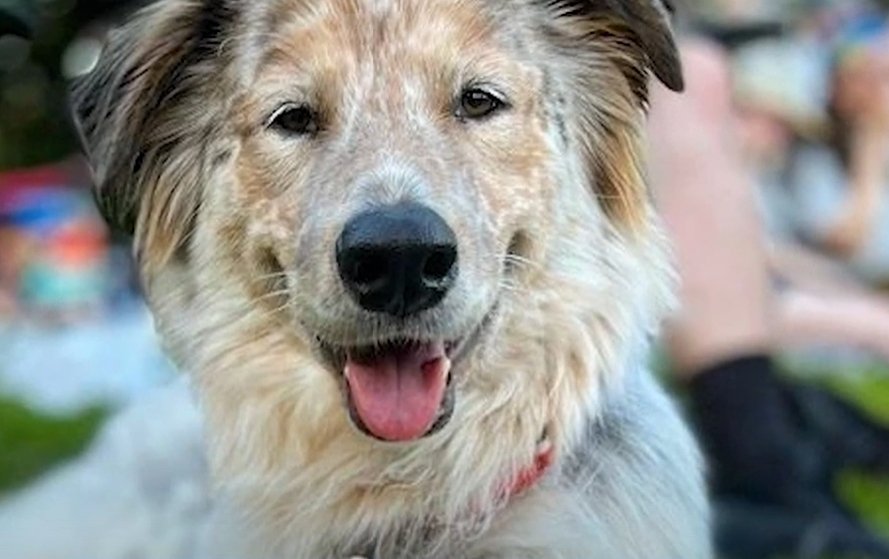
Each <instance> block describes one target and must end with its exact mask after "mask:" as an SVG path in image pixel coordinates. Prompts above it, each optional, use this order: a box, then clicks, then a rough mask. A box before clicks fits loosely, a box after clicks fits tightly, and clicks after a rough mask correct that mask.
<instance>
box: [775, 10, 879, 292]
mask: <svg viewBox="0 0 889 559" xmlns="http://www.w3.org/2000/svg"><path fill="white" fill-rule="evenodd" d="M839 35H840V36H839V39H838V41H837V45H836V47H835V52H834V54H833V61H832V71H831V74H830V82H829V84H828V87H829V90H830V97H829V101H828V102H829V113H830V117H831V121H832V122H831V124H832V131H831V137H830V145H829V146H825V145H818V144H808V145H803V146H801V147H800V148H799V149H797V150H796V153H795V154H794V157H793V160H792V161H791V162H790V164H791V181H792V187H793V190H794V197H795V202H796V207H795V209H796V211H797V212H798V218H797V223H796V224H795V226H796V229H797V234H798V235H799V236H800V237H802V238H803V239H804V240H806V241H808V242H809V243H810V244H812V245H813V246H814V247H816V248H818V249H819V250H821V251H823V252H824V253H826V254H828V255H830V256H832V257H835V258H838V259H842V260H843V261H844V262H845V263H846V264H847V265H848V266H849V267H850V270H852V271H853V272H854V273H855V274H856V275H859V276H860V277H862V278H864V279H865V280H867V281H870V282H874V283H877V284H881V285H889V29H887V26H886V21H885V19H884V18H883V17H882V16H870V17H864V18H860V19H858V20H857V21H855V22H853V23H852V24H850V25H849V26H848V27H847V28H846V29H845V30H843V31H842V32H841V33H840V34H839Z"/></svg>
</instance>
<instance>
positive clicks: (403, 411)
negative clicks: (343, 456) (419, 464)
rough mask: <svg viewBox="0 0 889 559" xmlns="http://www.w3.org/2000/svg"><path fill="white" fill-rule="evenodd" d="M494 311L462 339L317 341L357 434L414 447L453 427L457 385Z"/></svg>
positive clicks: (319, 339)
mask: <svg viewBox="0 0 889 559" xmlns="http://www.w3.org/2000/svg"><path fill="white" fill-rule="evenodd" d="M495 311H496V305H495V306H494V307H493V308H492V310H491V311H490V312H489V313H487V314H486V315H485V317H484V318H483V319H482V320H481V321H480V322H479V323H478V324H477V325H476V326H475V327H474V328H473V329H472V330H471V331H469V332H468V333H467V334H466V335H465V336H463V337H460V338H458V339H451V340H447V339H442V338H436V337H435V335H428V336H424V337H423V338H413V337H395V338H390V339H381V340H376V341H374V342H372V343H366V342H363V343H362V344H361V345H354V346H348V345H340V344H333V343H330V342H327V341H325V340H323V339H321V338H316V342H317V346H318V347H317V349H318V354H319V355H320V358H321V360H322V362H323V363H324V365H325V367H326V368H327V369H329V370H330V371H331V373H332V374H334V375H335V376H336V378H337V381H338V383H339V384H340V387H341V389H342V392H343V400H344V406H345V409H346V410H347V412H348V414H349V417H350V419H351V421H352V423H353V425H354V426H355V427H356V428H357V429H358V431H360V432H361V433H362V434H364V435H366V436H368V437H371V438H373V439H376V440H378V441H381V442H386V443H409V442H412V441H417V440H420V439H424V438H427V437H431V436H433V435H435V434H436V433H438V432H440V431H442V430H443V429H444V428H445V427H446V426H447V425H448V423H449V422H450V420H451V417H452V416H453V414H454V408H455V405H456V400H457V391H456V388H455V387H456V385H457V383H456V382H455V379H456V377H458V376H459V375H461V374H462V372H463V370H462V365H463V363H464V362H465V361H466V359H467V357H468V356H469V355H470V354H471V353H472V352H473V351H474V350H475V348H476V347H477V346H478V345H479V342H480V340H481V338H482V337H483V336H484V335H485V333H486V331H487V329H488V325H489V324H490V323H491V320H492V318H493V316H494V314H495Z"/></svg>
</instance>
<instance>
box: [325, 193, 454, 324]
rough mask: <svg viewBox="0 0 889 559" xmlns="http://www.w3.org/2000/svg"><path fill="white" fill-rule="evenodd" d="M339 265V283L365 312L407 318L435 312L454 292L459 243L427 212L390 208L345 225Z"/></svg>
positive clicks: (414, 206)
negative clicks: (452, 290) (448, 295)
mask: <svg viewBox="0 0 889 559" xmlns="http://www.w3.org/2000/svg"><path fill="white" fill-rule="evenodd" d="M336 261H337V266H338V268H339V274H340V278H341V279H342V281H343V283H344V284H345V286H346V288H347V289H348V291H349V293H350V294H351V295H352V297H353V298H354V299H355V301H356V302H357V303H358V304H359V305H360V306H361V307H362V308H363V309H364V310H366V311H370V312H373V313H384V314H387V315H390V316H394V317H397V318H405V317H408V316H412V315H415V314H417V313H420V312H422V311H425V310H427V309H430V308H432V307H435V306H436V305H438V303H440V302H441V300H442V299H443V298H444V296H445V295H447V293H448V291H449V290H450V289H451V287H453V285H454V282H455V280H456V277H457V237H456V235H455V234H454V231H453V230H452V229H451V228H450V227H449V226H448V224H447V223H446V222H445V220H444V219H443V218H442V217H441V216H440V215H438V214H437V213H435V212H434V211H432V210H431V209H429V208H428V207H426V206H423V205H420V204H415V203H402V204H397V205H394V206H386V207H382V208H378V209H375V210H372V211H369V212H366V213H362V214H360V215H358V216H357V217H355V218H353V219H352V220H351V221H349V222H348V223H347V224H346V227H345V228H344V230H343V233H342V235H341V236H340V238H339V240H338V241H337V246H336Z"/></svg>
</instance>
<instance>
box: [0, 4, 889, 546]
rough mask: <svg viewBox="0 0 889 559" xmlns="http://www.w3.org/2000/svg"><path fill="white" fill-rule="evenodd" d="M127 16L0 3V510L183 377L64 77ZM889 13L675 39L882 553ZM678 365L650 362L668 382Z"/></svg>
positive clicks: (848, 485) (688, 29)
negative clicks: (70, 105) (747, 197)
mask: <svg viewBox="0 0 889 559" xmlns="http://www.w3.org/2000/svg"><path fill="white" fill-rule="evenodd" d="M133 5H134V2H125V1H123V0H101V1H100V0H90V1H86V0H79V1H78V0H0V499H2V498H3V496H4V494H7V495H8V494H10V493H11V492H12V491H14V490H16V489H19V488H21V487H23V486H24V485H25V484H27V483H28V482H31V481H34V480H35V479H37V478H38V477H39V476H40V475H41V474H43V473H45V472H47V471H49V470H50V469H51V468H53V467H54V466H56V465H58V464H59V463H61V462H63V461H65V460H67V459H70V458H72V457H75V456H77V455H78V453H79V452H81V451H82V449H83V448H85V446H86V445H88V443H89V441H90V440H91V439H92V437H93V436H94V434H95V433H96V430H97V429H99V428H100V427H101V425H103V423H104V421H105V420H106V418H107V417H108V416H109V414H111V413H113V412H114V410H116V409H119V408H120V407H122V406H125V405H126V404H127V403H129V402H131V401H132V400H133V399H135V398H137V397H139V396H140V395H142V394H145V393H146V392H147V391H148V390H150V389H151V388H152V387H154V386H157V385H160V384H162V383H164V382H165V381H167V380H169V379H170V378H171V377H172V374H173V373H172V369H171V367H170V365H169V364H168V362H167V361H166V359H165V358H164V356H163V353H162V351H161V350H160V348H159V345H158V340H157V339H156V337H155V335H154V332H153V330H152V325H151V320H150V317H149V315H148V313H147V311H146V309H145V306H144V304H143V302H142V300H141V298H140V294H139V285H138V280H137V278H136V277H135V274H134V270H133V263H132V260H131V257H130V252H129V246H128V239H126V238H121V237H118V236H116V235H115V234H114V233H113V232H111V231H109V230H108V229H107V228H106V227H105V225H104V224H103V222H102V220H101V218H100V217H99V216H98V214H97V213H96V211H95V209H94V207H93V202H92V197H91V194H90V190H89V173H88V170H87V169H86V167H85V165H84V162H83V160H82V158H81V157H80V155H79V151H78V146H77V142H76V138H75V135H74V134H73V132H72V129H71V126H70V121H69V118H68V116H67V115H68V113H67V109H66V82H67V80H68V79H70V78H72V77H75V76H77V75H81V74H83V73H85V72H88V71H89V70H90V69H91V68H92V67H93V65H94V64H95V62H96V58H97V57H98V55H99V53H100V50H101V39H102V35H103V33H104V32H105V30H106V29H107V26H108V25H109V24H110V23H111V22H113V21H115V19H116V18H117V17H118V15H119V14H120V12H121V10H124V9H131V8H132V7H133ZM886 8H887V6H886V5H884V3H881V2H866V1H861V2H858V1H855V0H835V1H831V0H786V1H781V0H699V1H697V2H695V1H693V0H685V1H682V2H679V3H678V10H679V21H680V23H679V29H680V30H681V32H682V33H683V34H685V35H687V36H692V35H694V36H698V37H702V38H706V40H707V41H709V43H710V44H711V47H712V48H714V49H718V50H719V51H720V53H721V56H722V58H721V60H722V61H723V64H724V67H725V71H726V72H728V74H729V76H730V88H729V89H730V103H731V111H732V114H733V119H734V120H733V124H732V126H733V127H734V129H735V130H736V132H737V134H736V143H735V144H733V145H735V146H736V148H737V150H738V154H739V157H740V160H741V161H742V163H743V166H744V168H743V172H744V173H745V176H746V177H748V178H749V179H750V180H749V185H750V188H751V189H752V190H753V191H754V192H753V194H754V195H755V198H756V200H757V204H758V206H757V207H758V211H759V212H760V217H761V219H762V224H763V225H762V227H763V234H764V236H765V238H766V242H767V243H768V246H769V266H770V269H771V270H772V272H773V273H772V277H773V278H774V280H775V286H774V287H775V290H776V292H777V293H778V294H779V295H781V297H778V298H777V299H776V302H775V305H776V308H777V307H780V309H779V310H776V311H775V312H776V313H777V312H786V313H789V314H790V315H792V316H793V317H794V319H795V320H797V322H795V323H794V324H795V325H796V326H794V328H793V329H792V332H790V333H788V334H787V335H786V336H784V337H782V338H781V340H780V343H779V344H777V349H776V350H775V355H774V362H775V364H776V368H777V369H778V370H779V373H780V375H781V376H782V378H788V379H793V381H794V382H798V383H802V384H804V385H806V386H812V387H817V388H818V389H819V390H824V391H826V392H827V393H829V394H830V395H832V396H834V397H836V398H838V399H839V400H838V401H841V402H843V403H844V404H848V405H849V406H851V407H852V408H854V410H855V412H856V413H860V414H861V416H860V417H857V416H856V417H857V420H859V421H867V422H872V423H867V426H866V427H862V429H871V428H872V427H875V426H876V428H877V430H876V431H874V432H875V433H877V434H876V436H875V437H874V438H872V440H870V439H869V440H870V441H871V442H868V443H867V444H871V445H872V446H873V445H875V446H877V447H880V445H883V446H882V447H881V448H877V449H876V450H874V452H876V453H877V454H879V453H881V452H883V453H885V463H882V464H878V466H879V467H876V468H858V467H855V466H856V464H852V465H851V466H850V467H848V468H843V471H841V472H838V475H837V476H835V477H831V481H830V483H831V484H832V485H831V488H830V490H831V491H832V492H834V493H835V494H836V496H837V498H838V499H839V500H840V501H841V502H842V505H843V506H844V507H848V511H849V514H850V515H852V516H854V517H855V518H856V519H860V520H861V523H862V525H863V526H864V527H865V529H866V530H867V531H868V533H869V534H872V535H873V536H874V537H875V538H889V475H887V474H889V435H886V436H885V438H883V439H881V438H880V437H881V436H883V435H885V433H882V432H881V431H879V428H882V427H885V426H886V425H889V32H887V27H886V14H887V9H886ZM714 95H716V94H714ZM689 126H692V125H691V124H689ZM654 141H655V142H656V141H657V138H655V140H654ZM695 218H696V216H695V215H693V214H691V213H689V215H688V219H689V220H692V219H695ZM800 285H804V286H805V287H806V288H805V289H795V288H796V287H798V286H800ZM837 311H840V312H837ZM673 357H675V356H672V355H670V352H669V351H662V352H659V353H658V355H657V356H655V360H656V363H657V364H658V367H659V369H661V370H663V371H664V373H665V375H666V376H667V378H669V372H670V371H671V370H673V369H675V364H674V363H673ZM675 386H676V389H677V391H678V392H680V393H681V392H683V391H684V386H683V383H682V382H677V383H675ZM829 405H834V404H829ZM816 408H817V406H816ZM831 409H833V408H831ZM818 413H819V412H818V411H817V409H816V411H815V415H817V414H818ZM847 428H849V429H852V430H854V429H855V427H854V425H853V426H852V427H848V426H847ZM850 437H852V438H854V433H852V434H851V435H850ZM773 466H774V467H776V468H777V467H780V465H773ZM865 470H866V471H865ZM766 521H768V519H766ZM795 549H797V548H795ZM797 551H798V549H797ZM729 552H731V550H727V553H729ZM782 554H783V556H785V557H787V556H789V555H790V554H789V553H787V552H786V551H785V552H782ZM798 556H799V557H814V556H816V555H813V554H809V555H805V554H804V553H803V552H800V553H799V554H798ZM863 556H874V557H885V556H886V555H880V554H879V553H877V552H874V555H866V554H865V555H863ZM753 557H756V555H753ZM760 557H765V556H764V555H760Z"/></svg>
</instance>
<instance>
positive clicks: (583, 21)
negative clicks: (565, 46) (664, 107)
mask: <svg viewBox="0 0 889 559" xmlns="http://www.w3.org/2000/svg"><path fill="white" fill-rule="evenodd" d="M545 3H546V4H547V7H548V8H550V9H551V10H553V13H555V14H556V16H557V17H556V19H557V20H558V22H559V23H560V25H557V27H558V29H559V30H560V33H561V34H566V35H567V36H568V37H569V38H571V39H573V40H577V39H584V40H597V39H598V40H600V41H602V43H604V44H609V45H610V46H611V47H612V48H611V50H612V51H613V53H614V54H615V61H616V63H617V64H618V65H620V66H621V69H622V70H623V71H624V74H625V75H626V77H627V79H628V80H629V81H630V85H631V87H632V88H633V90H634V91H635V92H636V93H637V94H640V95H641V96H642V97H643V99H644V98H645V97H647V76H646V75H644V74H646V73H647V72H648V71H650V72H652V73H653V74H654V75H655V76H656V77H657V78H658V79H659V80H660V81H661V82H662V83H663V84H664V85H666V86H667V87H668V88H670V89H672V90H673V91H682V89H683V88H684V82H683V78H682V64H681V62H680V59H679V52H678V49H677V48H676V41H675V38H674V35H673V26H672V16H673V12H674V8H673V4H672V1H671V0H545ZM640 73H641V74H643V75H640Z"/></svg>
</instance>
